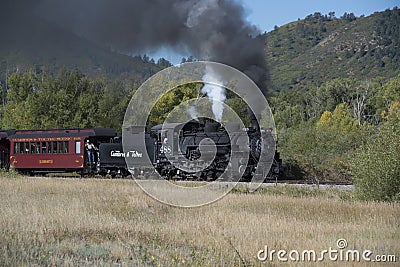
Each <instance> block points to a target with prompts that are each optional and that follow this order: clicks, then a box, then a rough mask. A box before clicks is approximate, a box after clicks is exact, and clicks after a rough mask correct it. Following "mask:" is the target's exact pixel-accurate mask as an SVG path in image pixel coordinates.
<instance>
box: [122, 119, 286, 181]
mask: <svg viewBox="0 0 400 267" xmlns="http://www.w3.org/2000/svg"><path fill="white" fill-rule="evenodd" d="M246 138H248V142H245V141H244V140H245V139H246ZM124 139H125V140H126V139H128V141H126V143H125V145H124V148H126V150H127V152H125V154H124V155H121V157H123V158H125V160H126V162H127V164H128V169H129V171H130V172H131V173H132V174H134V175H140V174H144V175H146V174H149V173H151V171H152V170H156V171H157V172H158V173H159V174H160V175H161V176H164V177H167V178H168V179H169V178H173V177H178V178H183V179H196V180H214V179H217V178H219V177H220V176H221V175H222V174H223V173H224V172H226V171H228V170H229V172H230V173H229V174H228V175H230V176H234V177H237V176H238V175H239V176H240V177H242V181H249V180H250V179H251V178H252V176H253V175H254V174H255V173H256V170H257V168H259V171H258V173H259V175H261V176H262V178H263V179H265V178H269V179H270V178H276V177H278V176H279V174H280V173H281V160H280V157H279V153H278V152H277V151H276V149H275V142H276V137H275V136H273V134H272V133H271V132H268V131H265V130H260V129H256V128H245V129H240V127H239V123H235V122H231V123H227V125H222V124H221V123H219V122H216V121H213V120H210V119H207V120H201V119H196V120H191V121H189V122H186V123H167V124H162V125H156V126H154V127H152V128H151V129H150V131H149V132H146V131H145V126H131V127H126V128H124ZM129 140H130V141H129ZM141 140H144V145H141V144H140V143H141V142H142V141H141ZM262 140H264V141H262ZM265 140H270V141H271V142H266V141H265ZM262 146H264V148H265V150H273V151H272V152H271V151H270V153H266V155H270V156H269V158H268V156H267V157H263V156H262V151H261V150H262ZM138 147H142V148H143V149H144V148H145V149H146V153H147V154H148V155H149V158H148V159H149V160H150V162H148V159H147V158H146V157H143V153H142V151H137V150H136V149H137V148H138ZM118 151H122V150H118ZM129 153H130V154H129ZM121 164H122V162H121ZM150 165H151V166H150ZM269 166H271V168H269Z"/></svg>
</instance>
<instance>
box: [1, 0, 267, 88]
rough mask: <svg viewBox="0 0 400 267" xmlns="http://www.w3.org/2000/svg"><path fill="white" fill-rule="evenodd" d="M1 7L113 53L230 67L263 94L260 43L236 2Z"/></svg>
mask: <svg viewBox="0 0 400 267" xmlns="http://www.w3.org/2000/svg"><path fill="white" fill-rule="evenodd" d="M3 4H4V6H6V7H7V9H8V11H6V13H8V16H10V17H15V16H17V15H18V14H19V18H20V19H22V20H23V18H24V17H26V16H28V14H35V15H36V16H40V17H41V18H43V19H45V20H47V21H50V22H52V23H56V24H58V25H59V26H60V27H62V28H64V29H66V30H69V31H72V32H74V33H75V34H77V35H80V36H82V37H84V38H86V39H89V40H91V41H94V42H96V43H98V44H101V45H103V46H107V47H109V48H111V49H113V50H116V51H120V52H124V53H146V52H148V51H155V50H156V49H158V48H160V47H163V46H164V47H169V48H172V49H173V50H175V51H177V52H180V53H181V54H191V55H193V56H194V57H196V58H197V59H200V60H212V61H216V62H221V63H225V64H228V65H231V66H233V67H235V68H237V69H239V70H241V71H243V72H245V73H246V74H247V75H249V76H250V77H251V78H252V79H253V80H254V81H255V82H256V83H257V84H258V85H259V86H260V87H261V88H263V91H264V93H265V92H266V87H267V81H268V73H267V68H266V62H265V53H264V47H265V46H264V40H263V38H261V37H260V35H259V30H258V29H257V28H256V27H254V26H252V25H251V24H249V23H248V22H247V21H246V19H245V10H244V8H243V7H242V5H241V4H240V3H239V2H237V1H232V0H201V1H196V0H36V1H35V0H12V1H11V0H5V1H4V2H3ZM3 4H2V5H3ZM3 14H4V12H3ZM21 14H23V15H21ZM29 21H30V23H31V21H32V20H29Z"/></svg>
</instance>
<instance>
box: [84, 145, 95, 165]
mask: <svg viewBox="0 0 400 267" xmlns="http://www.w3.org/2000/svg"><path fill="white" fill-rule="evenodd" d="M85 148H86V151H87V155H88V161H89V162H90V163H94V153H95V150H96V147H95V146H94V145H93V144H92V143H91V142H90V141H89V139H88V140H86V144H85Z"/></svg>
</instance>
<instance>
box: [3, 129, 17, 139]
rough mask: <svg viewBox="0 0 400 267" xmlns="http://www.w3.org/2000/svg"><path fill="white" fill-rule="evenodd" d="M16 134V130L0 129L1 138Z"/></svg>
mask: <svg viewBox="0 0 400 267" xmlns="http://www.w3.org/2000/svg"><path fill="white" fill-rule="evenodd" d="M13 134H15V130H0V139H1V138H7V137H9V136H10V135H13Z"/></svg>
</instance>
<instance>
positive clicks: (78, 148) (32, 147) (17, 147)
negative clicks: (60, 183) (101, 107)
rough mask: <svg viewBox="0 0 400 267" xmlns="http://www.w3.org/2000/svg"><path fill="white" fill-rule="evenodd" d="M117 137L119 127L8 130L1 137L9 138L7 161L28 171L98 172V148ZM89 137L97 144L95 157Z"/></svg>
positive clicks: (6, 139)
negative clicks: (89, 146) (90, 149)
mask: <svg viewBox="0 0 400 267" xmlns="http://www.w3.org/2000/svg"><path fill="white" fill-rule="evenodd" d="M3 134H4V132H3ZM0 137H2V135H1V132H0ZM115 137H116V134H115V131H114V130H113V129H108V128H89V129H63V130H60V129H55V130H16V131H14V132H8V134H7V136H5V137H4V138H2V139H1V141H2V142H3V141H4V142H6V141H7V142H8V143H5V145H6V146H7V147H6V148H5V149H3V151H7V150H8V152H9V155H10V157H9V159H10V160H9V162H6V161H4V163H3V164H5V165H9V167H11V168H14V169H15V170H17V171H18V172H21V173H26V174H34V173H49V172H68V171H75V172H78V173H80V174H86V173H96V172H99V163H100V158H99V153H98V151H97V148H98V147H99V146H101V145H102V144H103V143H110V142H113V141H114V138H115ZM3 139H4V140H3ZM87 141H89V142H90V143H92V144H93V145H94V148H96V150H94V151H91V152H92V153H93V158H92V159H91V160H89V157H88V153H87V149H86V148H85V143H86V142H87ZM0 144H2V143H0ZM4 153H6V152H4Z"/></svg>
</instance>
